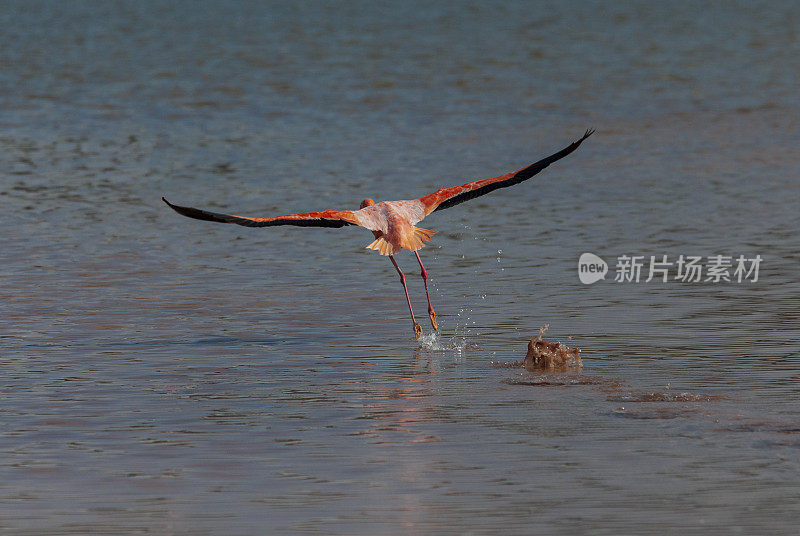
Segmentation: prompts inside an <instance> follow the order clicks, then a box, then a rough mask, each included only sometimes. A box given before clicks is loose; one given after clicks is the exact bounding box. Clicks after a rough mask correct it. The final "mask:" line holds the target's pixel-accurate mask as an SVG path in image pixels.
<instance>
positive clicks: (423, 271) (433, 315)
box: [414, 251, 439, 330]
mask: <svg viewBox="0 0 800 536" xmlns="http://www.w3.org/2000/svg"><path fill="white" fill-rule="evenodd" d="M414 255H416V256H417V262H418V263H419V267H420V274H419V275H421V276H422V281H423V283H425V297H426V298H428V316H429V317H430V319H431V326H433V329H434V330H438V329H439V328H438V327H437V326H436V311H434V310H433V306H432V305H431V297H430V295H429V294H428V271H427V270H426V269H425V267H424V266H423V265H422V259H420V258H419V253H417V252H416V251H415V252H414Z"/></svg>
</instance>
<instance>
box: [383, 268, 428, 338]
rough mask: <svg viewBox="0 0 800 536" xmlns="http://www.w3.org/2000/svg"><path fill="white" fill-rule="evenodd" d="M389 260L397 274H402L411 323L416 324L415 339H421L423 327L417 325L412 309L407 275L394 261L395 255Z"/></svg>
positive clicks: (401, 279)
mask: <svg viewBox="0 0 800 536" xmlns="http://www.w3.org/2000/svg"><path fill="white" fill-rule="evenodd" d="M389 260H390V261H392V264H394V268H395V270H397V273H398V274H400V282H401V283H402V284H403V290H404V291H405V293H406V301H407V302H408V311H409V312H410V313H411V322H413V323H414V337H415V338H417V339H419V338H420V336H421V335H422V327H421V326H420V325H419V324H417V321H416V320H415V319H414V309H412V308H411V298H409V297H408V287H406V275H405V274H404V273H403V271H402V270H401V269H400V267H399V266H398V265H397V261H395V260H394V256H393V255H389Z"/></svg>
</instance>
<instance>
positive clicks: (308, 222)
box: [161, 197, 358, 227]
mask: <svg viewBox="0 0 800 536" xmlns="http://www.w3.org/2000/svg"><path fill="white" fill-rule="evenodd" d="M161 200H162V201H164V202H165V203H166V204H167V205H169V206H170V208H172V210H174V211H175V212H177V213H178V214H181V215H183V216H187V217H189V218H194V219H196V220H205V221H215V222H219V223H235V224H236V225H244V226H245V227H272V226H275V225H297V226H300V227H344V226H345V225H358V222H357V221H356V218H355V216H354V215H353V211H352V210H323V211H320V212H304V213H300V214H287V215H285V216H276V217H274V218H248V217H246V216H235V215H233V214H222V213H220V212H209V211H207V210H201V209H199V208H192V207H182V206H179V205H173V204H172V203H170V202H169V201H167V200H166V198H164V197H162V198H161Z"/></svg>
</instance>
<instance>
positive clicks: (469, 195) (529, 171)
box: [419, 129, 594, 215]
mask: <svg viewBox="0 0 800 536" xmlns="http://www.w3.org/2000/svg"><path fill="white" fill-rule="evenodd" d="M593 133H594V129H589V130H587V131H586V133H585V134H584V135H583V137H582V138H581V139H579V140H578V141H576V142H573V143H572V144H570V145H569V146H567V147H565V148H563V149H561V150H560V151H558V152H557V153H554V154H551V155H550V156H548V157H547V158H543V159H541V160H539V161H538V162H536V163H534V164H531V165H529V166H527V167H524V168H522V169H520V170H518V171H512V172H511V173H506V174H505V175H500V176H499V177H493V178H491V179H481V180H477V181H472V182H468V183H466V184H462V185H461V186H453V187H452V188H442V189H440V190H436V191H435V192H433V193H432V194H428V195H426V196H423V197H420V198H419V201H420V202H422V204H423V205H424V206H425V214H426V215H427V214H430V213H431V212H434V211H436V210H442V209H445V208H450V207H453V206H455V205H458V204H459V203H463V202H464V201H469V200H470V199H474V198H476V197H479V196H481V195H486V194H488V193H489V192H493V191H495V190H497V189H498V188H505V187H507V186H513V185H515V184H519V183H520V182H522V181H525V180H528V179H530V178H531V177H533V176H534V175H536V174H537V173H539V172H540V171H541V170H543V169H544V168H546V167H547V166H549V165H550V164H552V163H553V162H555V161H556V160H560V159H562V158H564V157H565V156H567V155H568V154H570V153H571V152H572V151H574V150H575V149H577V148H578V146H579V145H580V144H581V143H582V142H583V140H585V139H586V138H588V137H589V136H591V135H592V134H593Z"/></svg>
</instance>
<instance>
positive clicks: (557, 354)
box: [522, 324, 583, 372]
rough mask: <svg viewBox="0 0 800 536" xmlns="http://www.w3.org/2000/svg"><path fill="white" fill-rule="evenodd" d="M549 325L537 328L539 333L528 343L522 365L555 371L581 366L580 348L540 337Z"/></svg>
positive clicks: (532, 368)
mask: <svg viewBox="0 0 800 536" xmlns="http://www.w3.org/2000/svg"><path fill="white" fill-rule="evenodd" d="M548 327H550V326H549V324H548V325H546V326H544V327H543V328H539V335H538V336H536V337H533V338H531V342H529V343H528V353H527V355H526V356H525V360H524V361H523V362H522V366H523V367H525V368H526V369H528V370H538V371H545V372H556V371H566V370H574V369H579V368H581V367H582V366H583V363H582V362H581V356H580V353H579V352H580V350H579V349H578V348H570V347H568V346H565V345H563V344H561V343H560V342H549V341H545V340H543V339H542V335H544V332H545V331H547V328H548Z"/></svg>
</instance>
